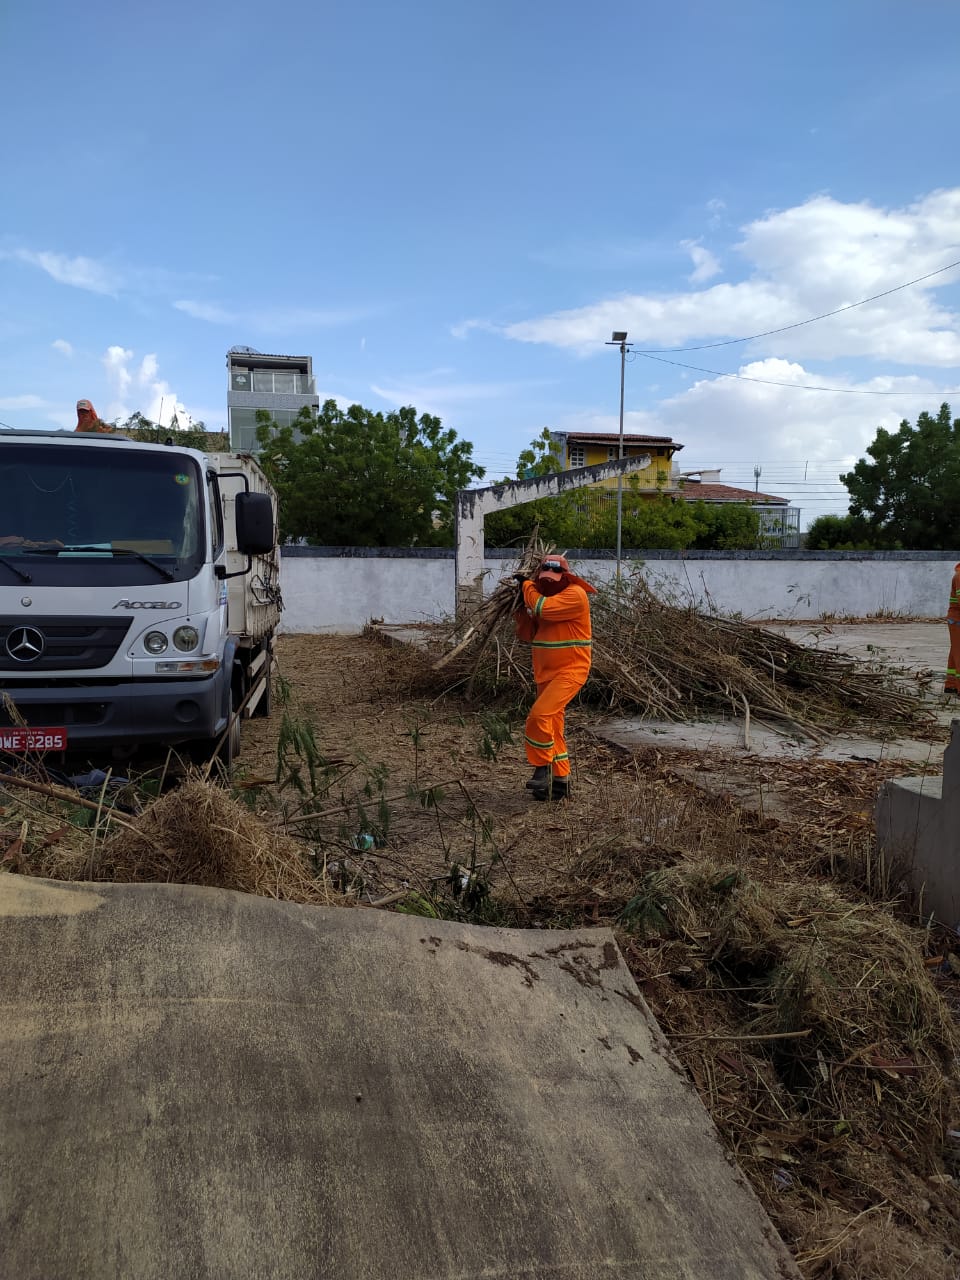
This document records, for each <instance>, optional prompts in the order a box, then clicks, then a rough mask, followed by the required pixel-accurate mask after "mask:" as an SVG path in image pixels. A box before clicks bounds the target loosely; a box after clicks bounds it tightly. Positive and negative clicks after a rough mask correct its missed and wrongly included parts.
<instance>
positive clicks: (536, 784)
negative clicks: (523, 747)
mask: <svg viewBox="0 0 960 1280" xmlns="http://www.w3.org/2000/svg"><path fill="white" fill-rule="evenodd" d="M527 786H528V787H529V788H530V791H531V793H532V794H533V798H534V800H546V798H547V796H549V794H550V768H549V766H548V765H545V764H541V765H538V766H537V767H536V769H534V771H533V777H532V778H531V779H530V781H529V782H528V783H527Z"/></svg>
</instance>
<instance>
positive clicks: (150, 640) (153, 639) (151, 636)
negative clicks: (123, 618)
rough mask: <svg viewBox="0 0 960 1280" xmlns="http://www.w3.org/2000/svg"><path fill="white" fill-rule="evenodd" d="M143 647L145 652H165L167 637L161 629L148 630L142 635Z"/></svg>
mask: <svg viewBox="0 0 960 1280" xmlns="http://www.w3.org/2000/svg"><path fill="white" fill-rule="evenodd" d="M143 647H144V648H145V649H146V651H147V653H166V651H167V637H166V636H165V635H164V634H163V632H162V631H148V632H147V634H146V635H145V636H144V637H143Z"/></svg>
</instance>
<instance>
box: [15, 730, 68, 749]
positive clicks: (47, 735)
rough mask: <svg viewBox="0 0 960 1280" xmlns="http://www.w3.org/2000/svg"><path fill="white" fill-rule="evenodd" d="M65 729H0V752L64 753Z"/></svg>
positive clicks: (65, 746) (65, 742)
mask: <svg viewBox="0 0 960 1280" xmlns="http://www.w3.org/2000/svg"><path fill="white" fill-rule="evenodd" d="M66 749H67V731H66V729H46V728H44V729H41V728H37V727H32V726H22V727H21V726H14V728H12V729H0V751H66Z"/></svg>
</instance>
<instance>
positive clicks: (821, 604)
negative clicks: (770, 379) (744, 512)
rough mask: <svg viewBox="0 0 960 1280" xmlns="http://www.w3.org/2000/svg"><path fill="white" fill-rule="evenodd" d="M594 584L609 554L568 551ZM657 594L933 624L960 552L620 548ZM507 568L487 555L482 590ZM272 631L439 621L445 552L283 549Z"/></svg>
mask: <svg viewBox="0 0 960 1280" xmlns="http://www.w3.org/2000/svg"><path fill="white" fill-rule="evenodd" d="M567 556H568V558H569V560H570V562H571V564H572V565H573V567H574V568H575V569H576V570H577V572H578V573H581V574H582V575H583V576H584V577H585V578H587V579H588V580H589V581H591V582H595V583H597V585H600V584H601V583H603V582H608V581H610V580H611V579H612V578H613V577H614V574H615V572H616V562H615V560H614V557H613V555H612V553H604V552H601V551H583V552H577V551H570V552H568V553H567ZM623 559H624V566H625V568H624V571H625V573H628V574H632V573H640V574H642V575H643V577H644V578H645V579H646V580H647V582H649V584H650V586H651V587H652V588H653V589H654V590H655V591H656V592H657V594H658V595H661V596H665V597H669V598H672V599H675V600H677V601H678V602H682V603H688V602H691V601H692V602H694V603H696V604H697V605H698V606H700V607H703V608H710V609H714V610H716V611H717V612H719V613H723V614H739V615H741V616H743V617H745V618H756V619H773V618H777V619H782V620H794V621H804V620H807V619H817V618H822V617H831V616H833V617H850V618H866V617H871V616H873V615H882V616H886V617H896V616H900V617H917V618H942V617H944V615H945V614H946V610H947V598H948V596H949V594H950V578H951V575H952V573H953V567H954V565H955V564H956V563H957V561H960V551H913V552H909V551H873V552H859V551H817V552H809V553H807V552H796V551H782V552H776V551H774V552H767V551H690V552H679V551H627V552H624V557H623ZM515 563H516V559H515V556H514V555H513V553H512V552H503V551H499V550H492V551H488V552H487V554H486V557H485V560H484V565H485V567H486V570H487V578H486V585H487V589H488V590H489V589H493V588H494V587H495V586H496V585H497V583H498V581H499V579H500V578H501V577H506V576H508V575H509V574H510V572H511V571H512V570H513V568H514V565H515ZM281 586H282V589H283V599H284V605H285V609H284V614H283V626H282V629H283V630H284V631H286V632H289V633H292V634H306V635H313V634H319V633H321V632H324V631H329V632H346V633H349V632H356V631H360V630H361V629H362V628H363V627H364V625H365V624H366V623H367V622H369V621H370V620H371V619H376V620H378V621H382V622H386V623H403V622H413V623H418V622H439V621H440V620H441V619H442V618H445V617H450V616H451V615H452V613H453V609H454V594H455V581H454V556H453V551H452V550H447V549H445V548H444V549H437V548H432V547H431V548H420V549H417V548H413V549H411V548H403V547H284V548H283V557H282V561H281Z"/></svg>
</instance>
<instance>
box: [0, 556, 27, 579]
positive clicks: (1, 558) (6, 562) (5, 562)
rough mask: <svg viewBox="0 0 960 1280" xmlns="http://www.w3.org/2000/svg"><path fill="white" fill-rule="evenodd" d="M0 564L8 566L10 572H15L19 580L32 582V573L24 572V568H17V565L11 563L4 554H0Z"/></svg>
mask: <svg viewBox="0 0 960 1280" xmlns="http://www.w3.org/2000/svg"><path fill="white" fill-rule="evenodd" d="M0 564H2V565H4V566H5V567H6V568H8V569H9V570H10V572H11V573H15V574H16V575H17V577H18V578H19V579H20V581H21V582H32V581H33V575H32V574H29V573H25V572H24V570H23V569H20V568H18V567H17V565H15V564H11V563H10V561H9V560H8V559H7V558H6V556H0Z"/></svg>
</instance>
